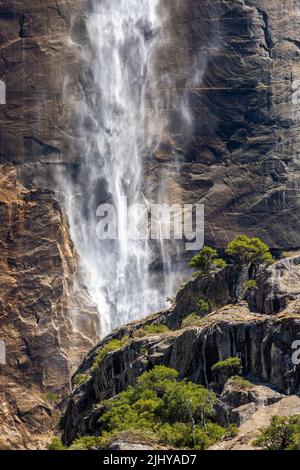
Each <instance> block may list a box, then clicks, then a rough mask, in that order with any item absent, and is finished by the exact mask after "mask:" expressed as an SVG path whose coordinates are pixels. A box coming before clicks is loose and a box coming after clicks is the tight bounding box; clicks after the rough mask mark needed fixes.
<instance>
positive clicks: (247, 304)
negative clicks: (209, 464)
mask: <svg viewBox="0 0 300 470" xmlns="http://www.w3.org/2000/svg"><path fill="white" fill-rule="evenodd" d="M298 263H299V255H295V256H294V257H293V258H290V259H286V260H283V261H279V262H277V263H275V264H274V265H273V266H272V267H270V268H267V269H265V270H263V271H262V272H261V273H260V274H259V275H258V279H260V287H258V289H257V291H256V295H257V296H258V297H259V298H260V297H261V296H264V292H268V284H269V283H270V282H271V280H273V286H274V288H273V291H272V300H274V299H276V298H277V296H278V295H279V294H281V295H282V292H283V285H285V284H286V283H287V282H288V280H289V279H291V278H292V277H293V275H297V272H298ZM287 267H289V269H287ZM228 273H230V269H225V270H223V271H221V272H219V273H218V276H219V278H218V279H216V275H212V276H207V277H204V278H197V279H196V280H194V281H191V282H189V283H188V284H187V285H186V286H184V287H183V288H182V289H181V291H180V292H179V293H178V295H177V298H176V301H175V304H174V305H173V307H172V308H170V310H168V311H165V312H160V313H158V314H155V315H152V316H151V317H149V318H146V319H145V320H143V321H141V322H134V323H132V324H129V325H127V326H124V327H122V328H120V329H118V330H116V331H114V332H113V333H112V334H111V335H110V336H109V337H107V338H105V339H104V340H103V342H101V343H99V344H98V345H97V346H96V348H94V349H93V350H92V351H91V352H90V353H89V354H88V356H87V357H86V359H85V360H84V362H83V363H82V365H81V366H80V368H79V369H78V371H77V374H81V376H82V377H84V381H83V383H81V384H78V382H76V380H74V382H73V384H74V388H73V393H72V394H71V396H70V398H69V402H68V406H67V409H66V413H65V416H64V420H63V440H64V442H65V443H66V444H70V443H72V441H73V440H74V439H75V438H76V437H77V436H78V435H79V436H80V435H83V436H84V435H98V433H99V431H100V428H99V423H98V420H99V418H100V417H101V415H102V413H103V406H102V401H103V400H106V399H110V398H113V397H114V396H116V395H117V394H118V393H120V392H121V391H122V390H125V389H126V388H127V387H128V386H130V385H134V384H135V383H136V380H137V378H138V377H139V376H140V375H141V374H142V373H143V372H144V371H147V370H150V369H151V368H153V367H154V366H156V365H165V366H167V367H171V368H173V369H176V370H177V371H178V372H179V378H180V379H184V378H185V379H186V378H187V379H189V380H191V381H192V382H195V383H198V384H202V385H205V386H209V387H212V388H213V389H214V390H216V392H217V393H218V394H219V399H220V402H221V403H222V406H221V408H220V409H218V410H217V419H218V421H219V422H220V423H224V421H225V422H226V419H228V417H230V419H232V420H233V421H235V422H236V423H237V424H238V425H241V424H243V423H244V422H246V421H247V420H248V419H252V418H251V417H252V415H253V414H255V413H256V411H257V410H259V409H260V407H261V406H271V405H273V404H274V403H276V402H280V401H281V400H285V398H286V396H293V395H299V392H300V374H299V372H300V368H299V365H297V364H296V362H295V361H293V354H294V353H295V349H294V346H293V344H294V342H295V341H298V340H299V338H300V310H299V305H298V302H299V294H298V293H297V289H296V291H294V290H293V287H292V286H293V283H292V282H291V283H290V289H289V291H287V290H286V296H287V298H288V300H287V301H286V302H285V303H284V304H283V305H282V308H281V309H279V310H278V311H277V312H275V311H274V310H272V311H271V310H270V309H269V305H270V304H269V303H267V304H266V306H265V309H263V310H261V311H257V310H256V309H255V310H253V308H252V306H253V303H252V299H249V298H248V300H246V298H247V294H245V297H244V298H243V299H237V298H235V299H233V298H232V297H230V291H231V290H232V276H228ZM278 273H280V275H279V277H280V282H279V283H278V282H277V283H276V282H275V280H276V279H278V276H277V274H278ZM220 277H223V279H222V283H221V285H222V286H223V292H222V293H220V290H219V284H218V281H219V280H220ZM224 286H227V289H226V287H225V289H224ZM263 286H264V287H263ZM204 293H206V295H207V294H209V295H208V297H207V298H208V300H209V302H210V305H211V306H212V310H213V311H212V313H210V314H208V315H205V316H203V318H202V319H201V320H196V321H194V323H193V322H192V323H191V324H186V323H185V322H184V321H183V320H184V319H185V318H187V317H188V316H189V315H190V314H191V312H193V311H194V309H195V302H196V299H198V300H199V298H200V299H201V298H203V294H204ZM270 297H271V295H270V293H269V295H268V299H269V300H270ZM216 305H219V307H216ZM267 306H268V307H267ZM146 325H165V326H167V327H168V328H169V331H162V332H161V333H155V332H152V333H151V332H150V333H147V329H146V328H145V327H146ZM122 338H127V340H126V342H125V344H123V345H120V346H119V347H117V348H116V350H114V351H110V352H108V353H107V354H105V355H104V356H103V357H102V356H101V357H102V360H101V361H100V362H99V361H98V362H97V357H99V351H101V350H102V349H103V348H105V346H106V345H107V344H109V343H110V342H111V341H112V340H113V339H122ZM231 357H239V358H240V359H241V361H242V366H243V373H244V375H245V376H247V377H248V378H250V380H251V381H252V382H253V384H254V385H253V386H254V389H253V390H252V391H251V392H249V393H242V394H239V393H235V392H233V393H232V390H231V389H230V383H227V384H226V386H225V389H224V383H223V379H222V377H220V378H218V379H217V383H216V377H215V375H214V374H213V372H212V367H213V365H214V364H216V363H218V362H219V361H223V360H226V359H228V358H231ZM95 364H96V365H95ZM75 377H76V375H75ZM226 387H227V388H226ZM275 390H277V392H276V391H275ZM278 392H279V393H278ZM290 403H291V408H290V414H292V413H293V412H297V413H298V412H299V410H300V400H299V398H298V399H297V398H296V397H295V398H294V399H291V400H290ZM288 404H289V400H286V401H283V402H282V406H283V409H282V410H281V408H280V406H279V405H278V406H279V408H278V409H279V411H280V410H281V411H280V413H281V412H282V413H285V414H288V413H289V407H288ZM295 410H296V411H295ZM266 413H267V415H268V417H269V418H270V417H271V411H270V413H269V414H268V411H267V412H266ZM253 419H254V418H253ZM241 432H242V433H243V432H244V431H243V429H242V430H241ZM252 437H253V436H252ZM121 441H122V439H121ZM248 441H250V437H249V439H248ZM248 441H247V442H248ZM234 442H235V441H234ZM248 443H249V442H248ZM112 445H114V444H112ZM249 445H250V443H249ZM133 447H134V445H133ZM129 448H130V446H129Z"/></svg>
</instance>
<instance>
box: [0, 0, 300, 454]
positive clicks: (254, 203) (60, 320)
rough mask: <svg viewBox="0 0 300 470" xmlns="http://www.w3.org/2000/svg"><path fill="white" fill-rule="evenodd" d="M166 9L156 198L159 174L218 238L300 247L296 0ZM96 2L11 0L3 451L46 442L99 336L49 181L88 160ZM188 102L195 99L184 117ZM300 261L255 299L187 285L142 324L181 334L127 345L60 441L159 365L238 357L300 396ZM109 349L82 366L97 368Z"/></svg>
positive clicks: (154, 161) (1, 11)
mask: <svg viewBox="0 0 300 470" xmlns="http://www.w3.org/2000/svg"><path fill="white" fill-rule="evenodd" d="M161 4H162V8H163V9H164V11H165V12H166V17H167V21H166V26H165V32H166V37H168V41H166V44H165V45H164V46H162V47H161V50H160V54H159V58H158V60H157V69H158V71H159V74H160V76H161V83H160V84H159V85H160V88H161V92H160V93H161V100H162V103H163V104H164V105H165V106H164V108H166V109H164V110H163V112H164V114H165V118H166V122H167V125H166V129H165V133H164V137H163V140H162V142H161V145H160V148H159V149H157V151H156V153H155V155H152V156H151V158H150V156H149V158H147V160H146V161H145V172H146V180H147V183H148V188H150V189H151V191H152V192H153V193H154V194H155V192H156V190H157V188H158V187H159V184H160V180H161V179H164V181H165V182H167V184H166V188H167V191H168V193H169V196H170V201H173V202H195V201H199V202H202V203H204V204H205V207H206V238H207V241H208V242H210V243H213V244H215V245H217V246H219V247H224V245H225V243H226V242H227V241H228V240H231V239H232V238H233V237H234V235H236V234H238V233H247V234H249V235H256V236H260V237H261V238H262V239H263V240H264V241H265V242H266V243H268V244H269V246H270V247H271V248H274V249H278V250H279V251H280V250H284V249H296V248H299V247H300V239H299V233H300V230H299V228H300V227H299V223H300V222H299V221H300V217H299V198H298V186H299V182H298V180H299V165H298V155H299V135H300V133H299V106H300V105H299V80H300V68H299V54H300V52H299V45H300V36H299V34H300V33H299V31H300V29H299V8H300V5H299V1H298V0H271V1H270V0H217V1H210V0H201V1H199V0H176V1H175V0H174V1H173V0H172V1H170V0H162V2H161ZM87 11H88V2H86V1H85V0H78V1H74V0H72V1H71V0H59V1H56V0H46V1H44V2H42V3H41V2H39V1H35V0H0V79H1V80H3V81H4V82H5V83H6V87H7V96H6V97H7V103H6V105H0V163H1V167H0V174H1V176H0V212H1V230H0V248H1V250H0V266H1V272H0V339H3V340H4V341H5V342H6V347H7V365H6V366H3V365H0V391H1V400H0V415H1V423H0V437H1V440H0V448H37V447H38V446H41V447H43V445H44V441H45V440H47V438H48V435H49V432H50V430H51V428H52V426H53V403H51V402H49V396H50V395H49V394H50V393H51V394H52V395H53V394H55V395H57V396H60V397H64V396H65V395H66V394H68V393H69V390H70V376H71V375H72V373H73V371H74V370H75V368H76V367H77V366H78V364H79V363H80V361H81V360H82V358H83V357H84V355H85V354H86V352H87V351H88V350H89V349H90V348H91V347H92V345H93V344H95V341H96V339H97V338H98V336H99V325H98V318H97V315H96V311H95V309H94V307H93V305H92V304H91V302H90V301H89V299H88V295H87V292H86V291H85V289H84V288H83V287H82V286H81V284H80V279H79V277H77V266H78V257H77V254H76V253H75V250H74V248H73V245H72V241H71V239H70V234H69V227H68V221H67V220H66V216H65V214H64V213H63V208H62V207H60V204H59V202H58V201H61V197H60V194H59V193H55V192H53V190H54V189H55V188H57V184H56V183H57V181H56V180H57V175H58V172H59V168H61V167H64V168H65V169H66V170H67V171H68V172H69V173H70V174H73V175H75V176H76V173H77V170H78V167H79V166H80V162H81V157H82V155H81V142H80V139H79V137H78V134H77V132H76V129H77V120H78V115H77V114H76V109H77V108H76V106H75V107H74V106H73V104H74V102H75V103H78V102H80V100H81V99H82V96H83V95H84V87H85V86H87V84H88V83H89V82H88V77H87V70H86V66H85V65H84V60H83V56H82V46H85V47H87V48H88V47H89V44H88V41H87V37H86V31H85V23H84V20H85V14H86V12H87ZM283 12H284V15H283ZM166 75H168V76H171V77H172V79H171V84H170V86H168V87H167V88H168V92H167V95H166V93H165V89H166V80H165V79H166ZM66 77H69V78H68V80H67V81H66ZM181 99H183V100H185V101H186V102H187V103H188V104H189V109H190V115H189V119H188V123H187V122H186V121H185V120H184V119H183V117H182V115H181V113H180V111H179V108H180V103H181ZM174 161H176V163H177V168H179V170H180V171H176V172H175V170H174V168H175V166H174ZM148 191H149V189H148ZM297 266H298V258H297V257H296V258H292V259H290V260H288V261H286V260H285V261H280V262H279V264H277V265H276V266H275V267H274V268H272V269H274V270H276V271H275V272H268V273H267V275H268V276H269V277H267V278H266V277H264V276H266V273H264V274H262V277H261V278H259V279H258V290H257V292H256V294H255V296H254V297H253V298H251V299H248V304H247V305H245V304H243V305H240V304H239V299H238V298H237V297H238V295H237V292H236V290H235V287H236V286H235V285H234V282H233V278H232V273H230V272H225V273H222V274H220V275H216V279H214V282H213V283H211V282H209V283H206V284H205V282H206V281H201V282H200V281H199V280H196V281H194V282H193V283H191V284H189V286H188V287H187V288H186V289H184V290H183V291H181V292H180V293H179V295H178V297H177V303H176V306H174V308H173V309H171V310H170V311H168V312H163V313H161V314H158V315H156V316H154V317H152V318H150V319H149V320H146V321H147V322H150V323H151V322H153V321H154V322H163V323H165V324H166V325H168V326H169V328H170V329H171V330H172V331H171V332H170V333H167V334H164V335H162V336H151V337H147V338H135V339H133V340H132V341H131V342H130V344H129V345H127V346H126V347H124V348H123V349H121V350H120V351H117V352H115V353H113V354H111V355H109V356H108V357H107V358H105V361H104V362H103V364H102V366H101V368H99V369H98V370H97V372H96V373H95V374H94V375H93V377H92V378H91V379H90V380H89V381H88V382H87V383H86V384H84V385H82V386H81V387H79V388H78V389H76V390H75V391H74V392H73V395H72V397H71V401H70V403H69V406H68V410H67V414H66V421H65V440H66V441H68V442H69V441H70V440H72V438H73V437H74V435H75V434H74V433H75V432H77V431H80V432H84V433H85V432H86V433H89V432H94V429H95V427H94V426H95V419H96V418H97V413H98V411H97V410H96V412H94V411H92V410H91V407H92V405H93V404H95V403H97V402H98V401H99V400H101V399H103V398H106V397H111V396H113V395H114V394H115V393H117V392H118V391H119V390H121V389H123V388H124V387H126V386H127V385H128V384H130V383H133V382H134V381H135V379H136V377H137V376H138V375H139V374H140V373H141V371H142V370H144V369H145V368H147V367H149V366H150V365H151V364H157V363H164V364H167V365H170V366H172V367H176V368H177V369H178V370H179V371H180V374H181V376H188V377H190V378H192V379H193V380H195V381H197V382H201V383H207V381H209V380H210V367H211V365H212V364H213V363H214V362H216V360H217V359H219V358H222V357H224V356H226V355H228V354H229V353H230V354H235V353H239V354H241V356H242V359H243V364H244V368H245V370H246V372H247V373H248V372H249V373H250V372H251V373H254V374H257V375H258V376H259V377H260V378H261V379H263V380H265V381H268V382H270V383H271V384H273V385H274V386H276V387H277V388H278V390H279V391H280V392H282V393H285V394H290V393H298V392H299V370H298V368H295V367H294V366H293V365H292V364H291V362H290V355H291V350H290V348H291V342H292V341H293V340H294V339H297V338H298V337H299V334H300V330H299V310H298V305H299V300H298V297H299V287H298V286H299V279H298V277H299V275H298V268H297ZM285 273H290V277H289V278H287V277H286V276H284V274H285ZM224 276H225V277H224ZM202 292H205V294H206V296H207V297H208V298H209V299H210V300H211V302H212V308H213V312H214V313H212V314H211V315H210V316H209V317H208V318H207V319H205V320H204V324H203V326H202V327H201V328H198V327H197V328H195V327H191V328H183V329H182V328H181V320H182V318H183V317H184V316H186V314H187V313H189V312H191V311H193V310H192V309H193V308H194V304H193V302H194V300H195V299H196V300H197V298H198V296H199V295H200V294H201V293H202ZM193 298H194V300H193ZM233 303H235V306H234V307H232V306H231V305H232V304H233ZM222 309H225V310H222ZM217 310H219V311H217ZM205 322H207V323H205ZM140 327H141V324H136V325H130V326H125V327H124V328H121V329H120V330H118V331H117V332H115V333H114V335H116V336H118V337H121V336H123V335H125V334H131V332H132V331H133V330H134V329H137V328H140ZM108 340H109V338H108V339H106V340H105V341H108ZM101 347H102V345H98V346H97V349H96V350H93V351H92V352H91V353H90V354H89V355H88V356H87V358H86V359H85V361H84V362H83V364H82V365H81V367H80V371H83V372H84V373H85V372H86V371H88V370H89V369H90V367H91V364H92V361H93V356H94V354H95V353H96V351H97V350H98V349H99V348H101ZM144 349H146V350H147V353H141V350H144ZM129 365H130V367H129Z"/></svg>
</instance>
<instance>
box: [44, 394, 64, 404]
mask: <svg viewBox="0 0 300 470" xmlns="http://www.w3.org/2000/svg"><path fill="white" fill-rule="evenodd" d="M42 398H43V399H44V400H46V401H48V402H49V403H57V402H58V401H59V400H60V397H59V395H58V394H57V393H54V392H46V393H43V395H42Z"/></svg>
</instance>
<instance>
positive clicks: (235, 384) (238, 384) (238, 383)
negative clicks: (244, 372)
mask: <svg viewBox="0 0 300 470" xmlns="http://www.w3.org/2000/svg"><path fill="white" fill-rule="evenodd" d="M230 385H231V388H232V389H233V390H234V391H235V392H242V391H247V390H251V389H252V388H254V384H252V383H251V382H249V380H246V379H244V378H243V377H240V376H239V375H236V376H234V377H232V378H231V380H230Z"/></svg>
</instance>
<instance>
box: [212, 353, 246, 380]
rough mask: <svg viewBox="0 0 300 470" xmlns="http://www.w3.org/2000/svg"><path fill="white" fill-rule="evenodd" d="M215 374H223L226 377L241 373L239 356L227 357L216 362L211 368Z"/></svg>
mask: <svg viewBox="0 0 300 470" xmlns="http://www.w3.org/2000/svg"><path fill="white" fill-rule="evenodd" d="M211 370H212V372H214V373H216V374H224V375H227V376H228V377H231V376H233V375H241V374H242V362H241V359H240V358H239V357H229V358H228V359H225V360H224V361H220V362H217V363H216V364H214V365H213V366H212V368H211Z"/></svg>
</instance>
